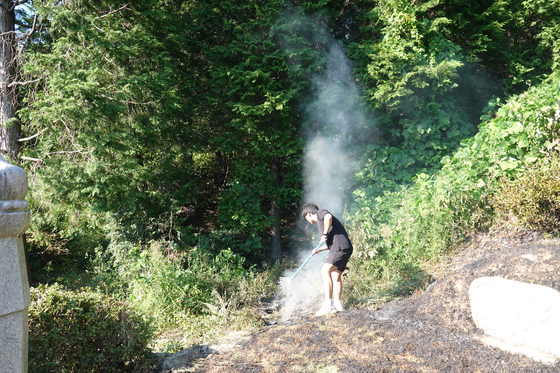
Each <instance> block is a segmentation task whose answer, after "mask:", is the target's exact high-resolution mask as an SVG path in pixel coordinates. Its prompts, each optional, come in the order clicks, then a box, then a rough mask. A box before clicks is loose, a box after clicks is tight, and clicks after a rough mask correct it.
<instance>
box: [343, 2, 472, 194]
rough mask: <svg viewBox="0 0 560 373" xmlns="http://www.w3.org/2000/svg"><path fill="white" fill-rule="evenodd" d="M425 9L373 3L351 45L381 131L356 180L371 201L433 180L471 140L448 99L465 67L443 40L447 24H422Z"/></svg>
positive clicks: (459, 110) (466, 122)
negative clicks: (420, 178)
mask: <svg viewBox="0 0 560 373" xmlns="http://www.w3.org/2000/svg"><path fill="white" fill-rule="evenodd" d="M374 4H375V5H374ZM429 9H430V5H429V4H425V5H422V6H420V7H414V6H413V5H412V4H409V3H406V2H400V1H383V2H378V3H377V2H373V4H372V9H371V10H369V11H367V12H366V13H364V14H362V16H361V18H362V19H363V22H364V25H363V26H362V28H361V29H362V33H363V35H364V36H363V38H361V39H360V40H359V41H357V42H355V43H353V44H351V46H350V56H351V57H352V58H354V59H356V60H357V61H358V63H359V66H358V67H357V69H356V70H357V77H358V79H360V81H361V82H362V83H363V84H364V87H365V92H366V94H367V96H368V99H369V100H370V102H371V105H372V106H373V107H374V108H375V109H376V111H375V115H376V125H377V127H378V129H379V132H380V139H379V143H377V144H369V145H367V146H365V153H364V155H365V156H364V158H363V166H362V169H361V171H360V172H359V173H358V178H359V180H360V182H361V183H363V185H364V186H365V187H373V189H371V191H372V192H373V195H372V198H375V196H378V195H381V194H382V191H384V190H390V189H392V188H394V185H395V184H407V183H410V182H412V180H413V177H414V176H415V175H416V174H417V173H428V174H431V173H433V172H434V171H435V170H437V168H438V162H439V160H440V159H441V158H442V157H443V156H445V155H448V154H450V153H451V152H452V151H453V150H454V149H455V148H456V147H457V146H458V145H459V142H460V141H461V140H463V139H465V138H467V137H468V136H469V135H472V134H473V129H474V128H473V124H472V122H471V121H470V119H469V117H468V115H467V113H468V112H467V111H465V107H464V106H463V105H461V104H460V103H458V102H457V101H458V100H457V97H456V96H455V95H454V93H453V92H454V91H455V90H457V81H458V79H459V72H460V67H461V66H463V62H462V59H463V57H462V55H461V51H460V48H459V47H458V46H456V45H454V44H453V43H452V42H451V41H450V40H449V38H448V37H447V36H446V32H445V25H446V24H447V23H448V20H447V19H445V18H443V17H440V18H436V19H429V18H426V17H424V14H425V12H427V11H428V10H429ZM368 190H369V189H368ZM368 193H369V191H368Z"/></svg>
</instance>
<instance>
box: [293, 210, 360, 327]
mask: <svg viewBox="0 0 560 373" xmlns="http://www.w3.org/2000/svg"><path fill="white" fill-rule="evenodd" d="M301 215H302V216H303V217H304V218H305V220H307V221H308V222H309V223H311V224H315V223H317V229H318V230H319V234H320V235H321V240H320V242H325V243H326V245H322V246H321V247H320V248H318V249H316V250H314V251H313V255H315V254H317V253H319V252H321V251H324V250H329V256H328V257H327V260H325V264H323V267H322V268H321V277H322V278H323V286H324V289H325V303H323V306H321V308H320V309H319V311H317V313H315V315H316V316H323V315H326V314H327V313H330V312H336V311H344V308H343V307H342V304H341V303H340V297H341V296H342V272H344V270H345V269H346V264H347V263H348V260H349V259H350V256H351V255H352V251H353V248H352V243H351V242H350V239H349V238H348V234H347V233H346V229H344V226H343V225H342V224H341V223H340V221H338V219H337V218H336V217H334V216H333V215H332V214H331V213H330V212H328V211H327V210H325V209H321V210H319V207H317V205H316V204H314V203H307V204H306V205H304V206H303V210H302V212H301Z"/></svg>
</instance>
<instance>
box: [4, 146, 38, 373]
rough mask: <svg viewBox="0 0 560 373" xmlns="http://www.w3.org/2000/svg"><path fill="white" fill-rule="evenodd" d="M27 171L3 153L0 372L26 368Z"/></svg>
mask: <svg viewBox="0 0 560 373" xmlns="http://www.w3.org/2000/svg"><path fill="white" fill-rule="evenodd" d="M26 194H27V174H26V173H25V171H24V170H23V169H22V168H20V167H16V166H14V165H12V164H9V163H8V162H6V160H4V158H2V156H1V155H0V373H12V372H13V373H16V372H17V373H20V372H24V373H25V372H27V368H28V367H27V365H28V360H27V353H28V352H27V348H28V347H27V341H28V308H29V303H31V300H30V295H29V281H28V279H27V264H26V262H25V251H24V247H23V238H22V235H23V233H24V232H25V231H26V230H27V228H29V222H30V219H31V215H30V212H29V211H28V206H29V205H28V203H27V201H25V195H26Z"/></svg>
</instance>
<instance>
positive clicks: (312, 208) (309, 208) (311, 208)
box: [301, 203, 319, 217]
mask: <svg viewBox="0 0 560 373" xmlns="http://www.w3.org/2000/svg"><path fill="white" fill-rule="evenodd" d="M317 211H319V207H317V205H316V204H314V203H306V204H305V205H303V209H302V210H301V216H303V217H305V215H307V213H308V212H310V213H311V214H316V213H317Z"/></svg>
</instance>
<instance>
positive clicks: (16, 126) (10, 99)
mask: <svg viewBox="0 0 560 373" xmlns="http://www.w3.org/2000/svg"><path fill="white" fill-rule="evenodd" d="M14 24H15V13H14V3H13V1H11V0H0V48H1V49H0V152H2V154H4V155H5V156H7V157H8V158H9V159H10V161H12V162H18V159H17V157H18V155H19V150H20V147H19V144H18V141H17V140H18V138H19V135H20V131H21V124H20V122H19V121H18V120H17V119H16V108H17V95H16V89H15V85H12V83H13V82H14V80H15V73H16V58H15V57H16V55H17V53H16V50H15V48H16V43H15V41H16V37H15V28H14Z"/></svg>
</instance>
